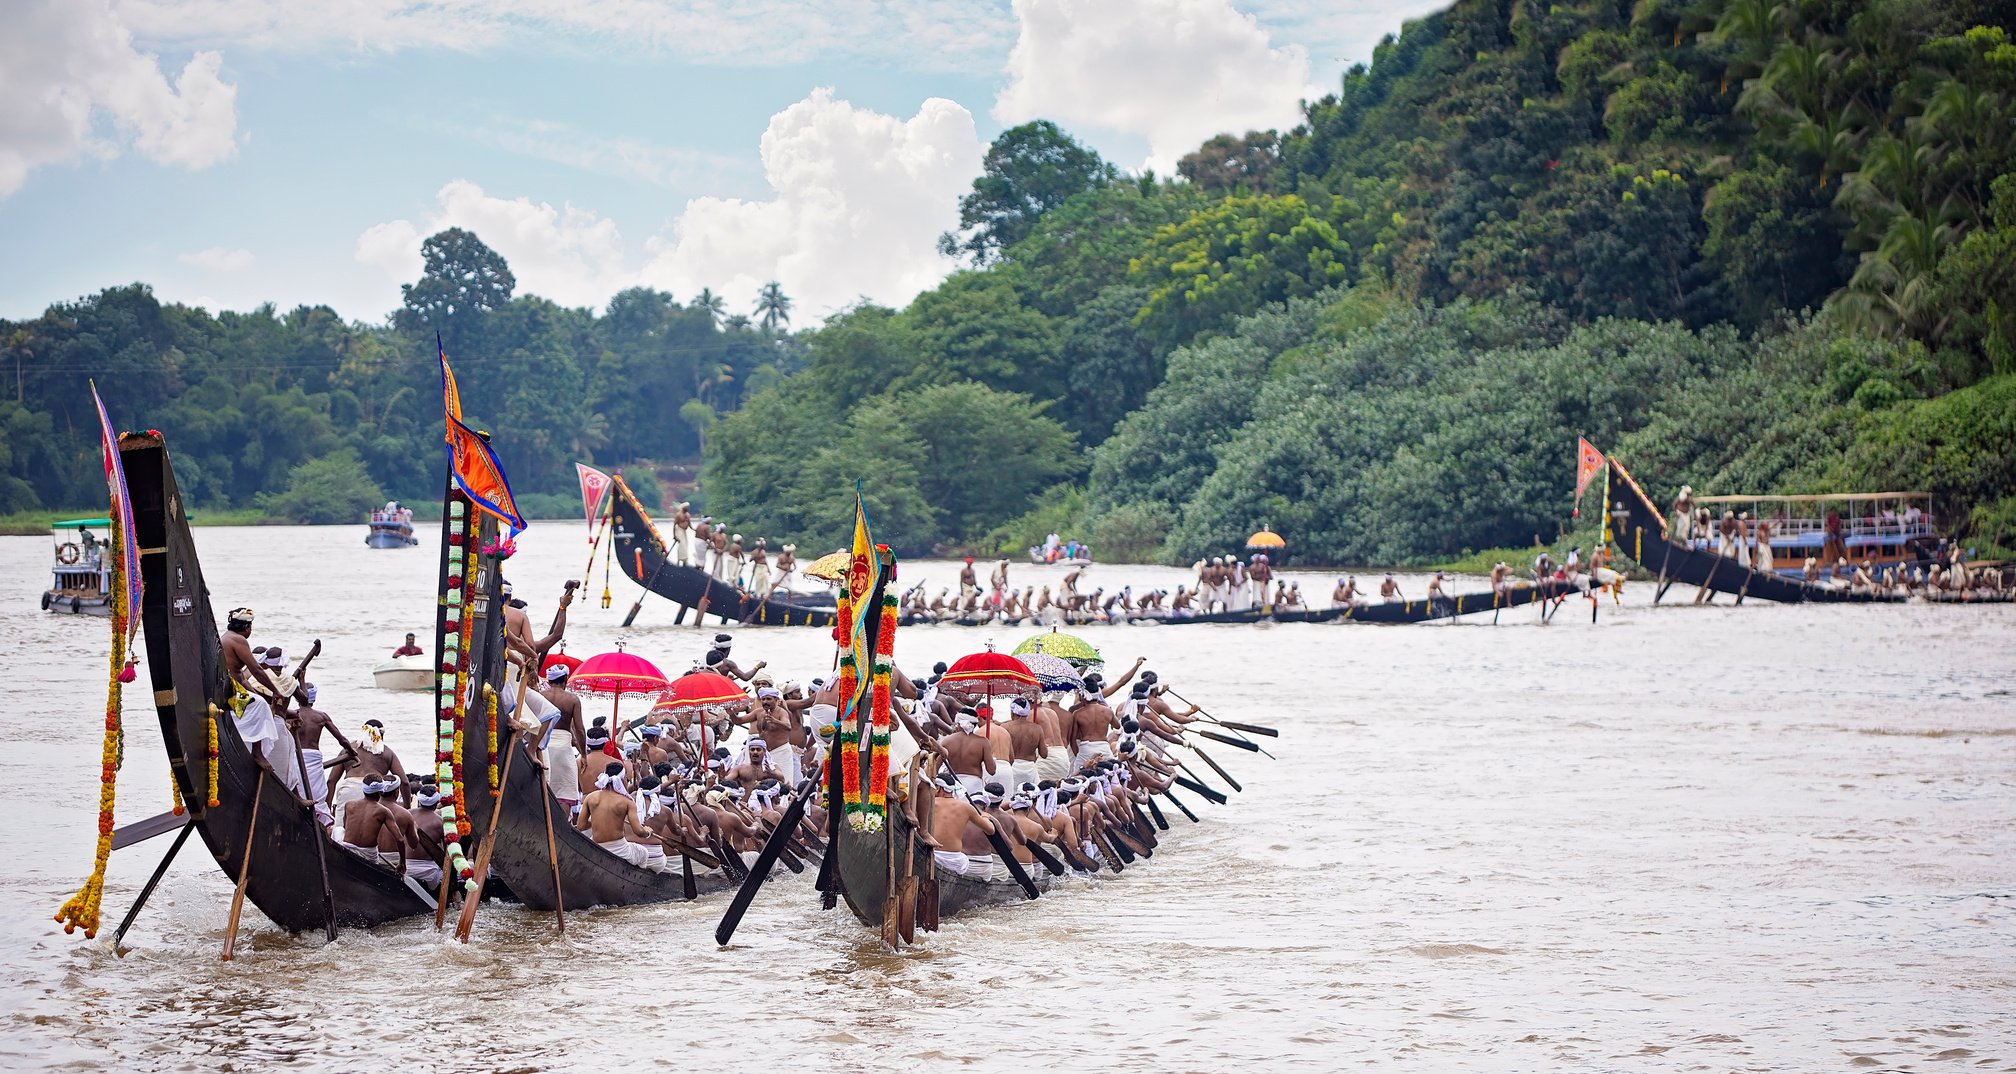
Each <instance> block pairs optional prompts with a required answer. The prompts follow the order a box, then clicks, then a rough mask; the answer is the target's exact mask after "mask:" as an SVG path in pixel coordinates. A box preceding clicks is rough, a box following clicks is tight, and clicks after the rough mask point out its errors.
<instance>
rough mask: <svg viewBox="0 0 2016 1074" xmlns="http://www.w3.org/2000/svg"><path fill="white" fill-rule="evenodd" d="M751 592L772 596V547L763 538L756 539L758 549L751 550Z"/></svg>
mask: <svg viewBox="0 0 2016 1074" xmlns="http://www.w3.org/2000/svg"><path fill="white" fill-rule="evenodd" d="M749 592H751V593H755V594H758V595H760V596H768V595H769V594H770V547H769V545H768V543H767V542H766V541H765V540H764V539H763V538H761V537H758V538H756V547H754V548H752V549H750V550H749Z"/></svg>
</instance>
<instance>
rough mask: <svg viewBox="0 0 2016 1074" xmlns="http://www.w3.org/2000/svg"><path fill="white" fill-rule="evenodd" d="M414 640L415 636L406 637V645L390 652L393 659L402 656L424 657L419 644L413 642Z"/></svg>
mask: <svg viewBox="0 0 2016 1074" xmlns="http://www.w3.org/2000/svg"><path fill="white" fill-rule="evenodd" d="M414 638H415V635H412V634H408V635H406V644H404V645H401V646H400V647H398V648H397V649H394V650H392V657H393V659H395V660H396V659H398V658H399V657H402V656H425V655H426V652H425V650H423V649H421V648H420V646H419V644H418V643H417V642H415V641H414Z"/></svg>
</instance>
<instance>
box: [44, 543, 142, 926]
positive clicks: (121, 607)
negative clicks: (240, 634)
mask: <svg viewBox="0 0 2016 1074" xmlns="http://www.w3.org/2000/svg"><path fill="white" fill-rule="evenodd" d="M111 537H112V540H111V544H110V547H111V548H119V547H121V545H122V544H123V542H124V535H123V534H122V533H121V532H120V526H119V514H118V512H117V511H114V512H113V513H112V533H111ZM110 558H111V560H112V673H111V675H110V676H109V677H108V678H107V681H106V684H105V744H104V746H103V747H102V749H101V751H100V753H99V755H98V849H97V853H96V855H95V856H94V857H93V858H92V862H91V875H90V876H89V877H87V878H85V880H84V886H83V887H81V888H79V889H78V890H77V894H75V895H72V896H70V899H69V901H67V902H65V903H64V904H63V906H62V908H61V909H59V910H57V911H56V920H57V921H59V922H61V923H62V925H63V931H64V932H66V933H68V932H75V931H77V928H78V927H79V926H82V927H83V929H84V937H85V939H91V938H93V937H95V936H97V935H98V909H99V906H100V905H101V904H102V903H103V902H104V899H105V865H106V863H107V862H108V861H109V860H110V859H111V857H112V806H113V803H114V801H115V800H116V798H117V797H118V786H119V760H120V758H121V756H122V755H123V751H124V749H125V746H124V744H123V743H122V742H121V738H122V736H123V734H124V730H123V729H122V728H121V726H120V723H119V715H120V707H121V706H120V701H121V697H122V694H123V690H122V689H121V686H120V682H119V674H120V672H122V671H124V670H125V668H126V625H127V623H128V622H129V621H130V617H131V615H132V613H133V609H132V606H131V604H130V602H129V601H128V599H127V594H126V562H125V557H124V556H112V557H110Z"/></svg>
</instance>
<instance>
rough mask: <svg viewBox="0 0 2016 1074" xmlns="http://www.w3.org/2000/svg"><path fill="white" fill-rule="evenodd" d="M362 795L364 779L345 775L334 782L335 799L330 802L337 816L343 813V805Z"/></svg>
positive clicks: (356, 799) (358, 798)
mask: <svg viewBox="0 0 2016 1074" xmlns="http://www.w3.org/2000/svg"><path fill="white" fill-rule="evenodd" d="M363 797H364V781H363V780H361V779H358V778H357V777H356V776H346V777H344V778H343V781H342V782H340V783H338V784H336V799H335V801H334V802H333V803H332V806H333V808H334V809H335V811H336V815H337V816H339V817H340V816H342V815H343V807H344V806H346V805H349V804H350V803H352V802H355V801H358V800H360V799H362V798H363Z"/></svg>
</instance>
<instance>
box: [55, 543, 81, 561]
mask: <svg viewBox="0 0 2016 1074" xmlns="http://www.w3.org/2000/svg"><path fill="white" fill-rule="evenodd" d="M83 558H84V550H83V549H81V548H79V547H77V542H76V541H64V542H63V543H62V544H59V545H57V546H56V562H58V563H61V564H63V565H64V566H66V567H67V566H69V565H70V564H72V563H75V562H77V561H78V560H80V559H83Z"/></svg>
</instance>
